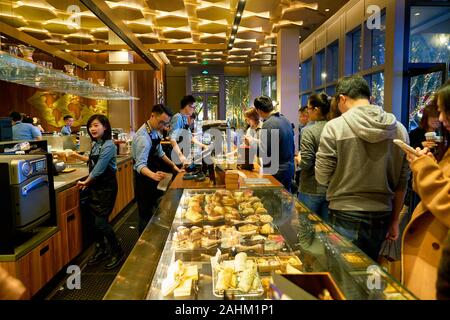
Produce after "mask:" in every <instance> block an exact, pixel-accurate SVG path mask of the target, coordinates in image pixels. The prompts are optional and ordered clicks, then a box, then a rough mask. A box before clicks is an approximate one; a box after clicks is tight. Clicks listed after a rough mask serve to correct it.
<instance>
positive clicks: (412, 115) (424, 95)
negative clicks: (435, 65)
mask: <svg viewBox="0 0 450 320" xmlns="http://www.w3.org/2000/svg"><path fill="white" fill-rule="evenodd" d="M441 85H442V72H433V73H427V74H421V75H418V76H415V77H411V80H410V89H409V92H410V93H409V96H410V100H409V129H410V130H414V129H415V128H417V127H418V126H419V122H420V119H421V117H422V112H423V109H424V108H425V106H426V105H427V104H428V103H429V102H430V100H431V99H432V97H433V94H434V93H435V92H436V90H437V89H439V87H440V86H441Z"/></svg>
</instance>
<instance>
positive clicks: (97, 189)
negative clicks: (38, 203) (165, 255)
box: [69, 114, 125, 270]
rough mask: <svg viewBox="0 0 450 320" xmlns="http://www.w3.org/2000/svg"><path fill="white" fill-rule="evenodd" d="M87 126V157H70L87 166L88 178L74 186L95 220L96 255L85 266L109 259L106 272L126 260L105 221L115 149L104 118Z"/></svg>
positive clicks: (112, 196) (111, 199) (113, 191)
mask: <svg viewBox="0 0 450 320" xmlns="http://www.w3.org/2000/svg"><path fill="white" fill-rule="evenodd" d="M86 126H87V129H88V134H89V136H90V137H91V139H92V141H93V142H94V143H93V145H92V148H91V152H90V154H89V157H87V156H83V155H80V154H78V153H76V152H73V153H70V154H69V155H70V156H72V157H75V158H77V159H79V160H82V161H85V162H87V163H88V165H89V176H88V177H87V179H85V180H83V181H78V183H77V185H78V187H79V188H80V189H82V190H85V189H86V192H87V201H88V204H87V208H88V210H89V212H90V213H91V214H92V215H93V216H94V218H95V252H94V255H93V256H92V257H91V258H90V259H89V261H88V264H89V265H96V264H99V263H101V262H103V261H105V260H107V259H108V258H109V261H108V262H107V263H106V265H105V268H106V269H108V270H109V269H114V268H116V267H117V266H119V265H120V263H121V262H122V260H123V259H124V258H125V254H124V252H123V250H122V246H121V245H120V243H119V240H118V239H117V237H116V234H115V233H114V230H113V228H112V226H111V224H110V223H109V221H108V217H109V215H110V214H111V212H112V211H113V209H114V205H115V203H116V197H117V187H118V186H117V178H116V171H117V165H116V155H117V149H116V146H115V145H114V142H113V141H112V133H111V124H110V122H109V120H108V118H107V117H106V116H105V115H102V114H95V115H93V116H91V117H90V118H89V120H88V122H87V125H86ZM105 240H106V242H107V243H106V242H105ZM107 244H108V245H109V251H108V248H107ZM108 252H109V254H108Z"/></svg>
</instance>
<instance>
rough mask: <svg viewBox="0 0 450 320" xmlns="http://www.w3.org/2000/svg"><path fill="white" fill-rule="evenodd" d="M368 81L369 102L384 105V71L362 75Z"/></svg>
mask: <svg viewBox="0 0 450 320" xmlns="http://www.w3.org/2000/svg"><path fill="white" fill-rule="evenodd" d="M364 79H366V80H367V82H368V83H369V88H370V93H371V97H370V103H372V104H374V105H377V106H381V107H384V72H379V73H374V74H369V75H366V76H364Z"/></svg>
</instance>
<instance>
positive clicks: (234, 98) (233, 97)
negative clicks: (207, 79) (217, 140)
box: [225, 77, 264, 128]
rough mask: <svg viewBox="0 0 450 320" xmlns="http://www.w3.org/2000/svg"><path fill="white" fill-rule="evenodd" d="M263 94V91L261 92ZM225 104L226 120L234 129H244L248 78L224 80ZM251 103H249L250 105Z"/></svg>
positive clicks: (247, 104)
mask: <svg viewBox="0 0 450 320" xmlns="http://www.w3.org/2000/svg"><path fill="white" fill-rule="evenodd" d="M263 92H264V91H263ZM225 99H226V101H225V103H226V113H227V115H226V119H227V120H228V121H229V123H230V126H231V127H234V128H244V127H245V119H244V112H245V110H246V108H247V107H248V106H249V101H248V99H249V98H248V78H247V77H226V78H225ZM252 104H253V101H251V102H250V105H252Z"/></svg>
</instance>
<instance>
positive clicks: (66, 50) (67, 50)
mask: <svg viewBox="0 0 450 320" xmlns="http://www.w3.org/2000/svg"><path fill="white" fill-rule="evenodd" d="M64 51H65V52H72V50H69V49H65V50H64Z"/></svg>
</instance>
